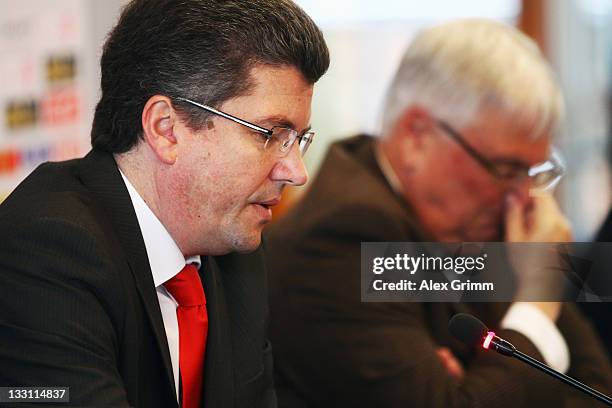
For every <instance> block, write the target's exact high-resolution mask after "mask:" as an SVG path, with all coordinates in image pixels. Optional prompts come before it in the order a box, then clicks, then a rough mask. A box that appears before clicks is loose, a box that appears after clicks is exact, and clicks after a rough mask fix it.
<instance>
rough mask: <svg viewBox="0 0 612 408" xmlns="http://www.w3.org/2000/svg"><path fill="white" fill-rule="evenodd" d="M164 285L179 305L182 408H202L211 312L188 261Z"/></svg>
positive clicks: (200, 282)
mask: <svg viewBox="0 0 612 408" xmlns="http://www.w3.org/2000/svg"><path fill="white" fill-rule="evenodd" d="M164 286H165V287H166V289H167V290H168V292H170V294H171V295H172V296H173V297H174V299H175V300H176V301H177V303H178V304H179V306H178V308H177V309H176V315H177V318H178V326H179V371H180V373H181V385H182V386H183V408H200V402H201V401H202V381H203V378H204V353H205V351H206V336H207V335H208V314H207V312H206V297H205V295H204V288H203V287H202V281H201V280H200V277H199V276H198V270H197V269H196V267H195V266H193V265H191V264H189V265H185V267H184V268H183V269H182V270H181V271H180V272H179V273H178V274H177V275H176V276H174V277H173V278H172V279H170V280H169V281H167V282H166V283H164Z"/></svg>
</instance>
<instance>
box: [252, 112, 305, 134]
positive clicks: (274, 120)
mask: <svg viewBox="0 0 612 408" xmlns="http://www.w3.org/2000/svg"><path fill="white" fill-rule="evenodd" d="M253 123H256V124H258V126H262V125H266V124H269V125H272V126H282V127H286V128H289V129H294V130H296V126H295V124H294V123H293V122H291V121H290V120H289V119H287V118H286V117H284V116H266V117H264V118H258V119H255V120H254V121H253ZM264 127H265V126H264ZM311 129H312V125H310V124H309V125H308V126H307V127H306V128H305V129H303V130H302V131H301V132H299V133H300V135H302V134H304V133H306V132H308V131H309V130H311Z"/></svg>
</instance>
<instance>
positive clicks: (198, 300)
mask: <svg viewBox="0 0 612 408" xmlns="http://www.w3.org/2000/svg"><path fill="white" fill-rule="evenodd" d="M164 287H165V288H166V290H168V292H170V294H171V295H172V297H174V299H176V301H177V302H178V304H179V306H200V305H204V304H206V297H205V296H204V288H203V287H202V281H201V280H200V276H199V275H198V270H197V268H196V267H195V266H194V265H192V264H189V265H185V267H184V268H183V269H182V270H181V271H180V272H179V273H177V274H176V275H175V276H174V277H173V278H171V279H170V280H168V281H167V282H166V283H164Z"/></svg>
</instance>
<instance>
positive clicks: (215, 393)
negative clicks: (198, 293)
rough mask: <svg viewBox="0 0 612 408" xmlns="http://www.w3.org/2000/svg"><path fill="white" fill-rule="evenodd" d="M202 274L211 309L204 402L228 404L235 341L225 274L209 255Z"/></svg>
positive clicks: (217, 404)
mask: <svg viewBox="0 0 612 408" xmlns="http://www.w3.org/2000/svg"><path fill="white" fill-rule="evenodd" d="M205 265H206V266H205V268H201V271H200V278H201V279H202V282H203V283H204V291H205V293H206V309H207V311H208V339H207V341H206V357H205V363H204V364H205V369H204V384H203V388H204V406H205V407H229V406H232V405H233V401H232V400H231V398H232V396H233V395H234V377H233V371H232V367H233V365H232V341H231V335H230V327H229V312H228V310H227V303H226V299H225V291H224V288H223V281H222V275H221V272H220V269H219V266H218V264H217V262H216V261H215V259H214V258H213V257H208V258H207V260H206V263H205Z"/></svg>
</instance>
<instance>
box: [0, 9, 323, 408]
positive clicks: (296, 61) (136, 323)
mask: <svg viewBox="0 0 612 408" xmlns="http://www.w3.org/2000/svg"><path fill="white" fill-rule="evenodd" d="M328 64H329V56H328V51H327V47H326V45H325V42H324V40H323V37H322V35H321V32H320V31H319V30H318V28H317V27H316V26H315V24H314V23H313V22H312V20H311V19H310V18H309V17H308V16H307V15H306V14H305V13H304V12H303V11H302V10H301V9H300V8H299V7H297V6H296V5H294V4H293V3H292V2H290V1H288V0H264V1H258V2H256V3H253V2H250V1H232V2H225V1H201V0H184V1H180V2H176V1H174V0H146V1H145V0H135V1H133V2H131V3H130V4H128V5H127V6H126V8H125V9H124V10H123V13H122V15H121V17H120V20H119V22H118V24H117V26H116V27H115V28H114V29H113V31H112V32H111V33H110V36H109V37H108V40H107V42H106V44H105V47H104V51H103V55H102V60H101V68H102V96H101V99H100V101H99V103H98V105H97V108H96V112H95V118H94V123H93V129H92V138H91V140H92V145H93V149H92V151H91V152H90V153H89V154H88V155H87V156H86V157H84V158H82V159H77V160H72V161H67V162H62V163H46V164H43V165H41V166H40V167H39V168H38V169H36V170H35V171H34V172H33V173H32V174H31V175H30V176H29V177H28V178H27V179H26V180H25V181H24V182H23V183H21V184H20V185H19V186H18V187H17V189H16V190H15V191H14V192H13V193H12V194H11V195H10V196H9V197H8V198H7V199H6V201H5V202H4V203H3V204H2V206H1V207H0V230H1V231H2V239H1V240H0V281H1V284H0V386H3V387H11V388H16V389H17V388H19V387H27V386H36V387H51V386H55V387H69V398H70V403H71V404H75V405H79V406H113V407H118V406H138V407H147V408H150V407H173V406H174V407H177V406H182V407H184V408H187V407H200V406H206V407H234V406H235V407H271V406H275V405H276V397H275V393H274V389H273V382H272V360H271V358H272V357H271V347H270V343H269V342H268V341H267V333H266V330H267V317H268V316H267V315H268V308H267V291H266V284H265V282H266V278H265V273H264V269H263V266H262V265H263V263H262V262H263V260H262V254H261V250H260V249H258V247H259V246H260V241H261V230H262V228H263V226H264V224H266V223H267V222H268V221H269V220H270V217H271V210H270V208H271V207H272V206H274V205H275V204H276V203H277V202H278V199H279V196H280V193H281V190H282V189H283V187H284V186H285V185H287V184H293V185H300V184H303V183H305V182H306V172H305V169H304V165H303V162H302V154H303V153H304V152H305V151H306V148H307V147H308V144H309V143H310V142H311V140H312V136H313V133H312V132H310V130H309V120H310V104H311V98H312V89H313V84H314V83H315V82H316V81H317V80H318V78H319V77H320V76H321V75H322V74H323V73H324V72H325V70H326V69H327V66H328ZM253 251H254V252H253Z"/></svg>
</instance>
